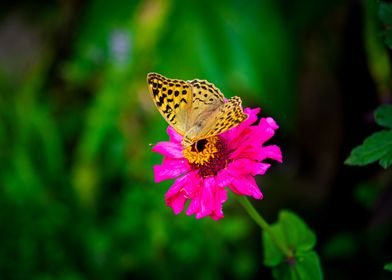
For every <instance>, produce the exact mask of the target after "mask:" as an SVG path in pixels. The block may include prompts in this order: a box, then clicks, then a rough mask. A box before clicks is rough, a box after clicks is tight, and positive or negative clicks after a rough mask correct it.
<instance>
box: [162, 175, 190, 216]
mask: <svg viewBox="0 0 392 280" xmlns="http://www.w3.org/2000/svg"><path fill="white" fill-rule="evenodd" d="M188 174H189V173H188ZM188 174H186V175H184V176H183V177H181V178H178V179H177V180H176V181H175V182H174V184H173V185H172V186H171V187H170V189H169V190H168V191H167V193H166V194H165V201H166V205H167V206H170V207H171V208H172V209H173V211H174V213H175V214H176V215H177V214H178V213H180V212H181V211H182V210H183V209H184V205H185V202H186V200H187V198H186V197H185V194H184V192H183V187H184V185H185V184H187V183H188V181H189V175H188Z"/></svg>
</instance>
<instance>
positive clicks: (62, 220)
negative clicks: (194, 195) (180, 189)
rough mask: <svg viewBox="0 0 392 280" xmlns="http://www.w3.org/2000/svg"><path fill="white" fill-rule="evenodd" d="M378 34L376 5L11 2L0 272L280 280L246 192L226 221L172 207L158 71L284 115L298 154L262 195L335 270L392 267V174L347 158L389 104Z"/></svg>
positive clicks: (4, 78) (1, 99) (4, 36)
mask: <svg viewBox="0 0 392 280" xmlns="http://www.w3.org/2000/svg"><path fill="white" fill-rule="evenodd" d="M382 30H383V25H382V24H381V23H380V22H379V20H378V14H377V4H376V2H375V1H370V0H366V1H337V0H333V1H310V0H297V1H282V0H280V1H249V0H248V1H239V0H238V1H223V0H218V1H206V0H201V1H180V0H172V1H170V0H157V1H153V0H140V1H125V0H124V1H105V0H97V1H76V0H75V1H66V0H63V1H60V0H59V1H49V0H47V1H3V2H2V3H1V4H0V92H1V95H0V274H1V275H2V278H4V279H126V278H132V277H135V278H142V277H148V278H163V279H173V278H177V277H187V278H190V279H192V278H194V279H201V278H203V279H216V278H224V277H225V278H228V279H256V278H260V277H261V278H263V279H269V278H271V273H270V271H269V269H267V268H265V267H264V266H263V260H262V248H261V241H260V231H259V228H258V227H257V226H256V225H255V224H254V223H253V222H252V220H250V218H249V217H248V216H247V215H246V213H245V211H244V210H243V209H242V208H241V207H240V206H239V204H238V203H237V201H236V200H235V199H233V198H232V197H231V198H229V200H228V202H227V203H225V205H224V212H225V218H224V219H223V220H220V221H218V222H216V221H212V220H211V219H209V218H205V219H202V220H195V218H194V217H193V216H192V217H188V216H186V215H185V214H184V213H182V214H180V215H179V216H175V215H174V214H173V213H172V211H171V209H169V208H168V207H166V206H165V204H164V198H163V197H164V193H165V192H166V190H167V189H168V187H169V186H170V184H171V182H164V183H159V184H155V183H154V182H153V173H152V166H153V165H154V164H158V163H160V161H161V156H160V155H157V154H154V153H152V152H151V147H150V146H149V144H150V143H156V142H159V141H163V140H166V139H167V135H166V133H165V129H166V127H167V124H166V123H165V121H164V120H163V118H162V117H161V116H160V114H159V113H158V112H157V111H156V109H155V106H154V105H153V103H152V101H151V100H150V96H149V93H148V90H147V85H146V74H147V73H148V72H159V73H161V74H163V75H165V76H167V77H170V78H176V79H184V80H189V79H193V78H201V79H207V80H209V81H211V82H213V83H214V84H215V85H217V87H219V88H220V89H221V90H222V92H223V93H224V94H225V96H226V97H230V96H234V95H239V96H241V98H242V100H243V103H244V106H246V107H261V109H262V113H261V115H262V116H272V117H273V118H274V119H275V120H276V121H277V122H278V123H279V124H280V129H279V130H278V132H277V135H276V136H275V137H274V139H272V140H271V143H272V142H273V143H277V144H278V145H279V146H280V147H281V149H282V151H283V156H284V163H283V164H281V165H279V164H277V163H275V164H273V166H272V168H271V169H270V172H269V173H268V174H267V175H265V176H264V177H260V178H258V184H259V186H260V187H261V189H262V191H263V193H264V199H263V200H261V201H252V202H253V204H254V205H255V206H256V207H257V208H258V210H259V211H260V213H262V215H263V216H264V217H265V218H266V219H267V220H268V221H269V222H271V223H272V222H274V221H275V220H276V218H277V214H278V212H279V210H280V209H291V210H293V211H295V212H296V213H298V214H299V215H300V216H301V217H302V218H303V219H304V220H305V221H306V222H307V224H308V225H309V226H310V227H311V228H312V229H313V230H314V231H315V232H316V234H317V236H318V243H317V247H316V250H317V251H318V253H319V255H320V258H321V263H322V268H323V271H324V274H325V279H356V278H362V279H388V277H389V278H390V277H392V276H391V275H392V274H391V273H389V272H386V271H384V270H383V266H384V264H385V263H387V262H391V261H392V256H391V252H392V243H391V237H392V235H391V231H392V227H391V217H392V214H391V213H392V206H391V205H392V188H391V174H390V173H391V171H390V170H383V169H382V168H381V167H380V166H378V165H377V164H372V165H369V166H366V167H349V166H345V165H344V160H345V159H346V158H347V157H348V155H349V154H350V151H351V150H352V148H354V147H355V146H357V145H359V144H360V143H362V141H363V139H364V138H365V137H366V136H368V135H370V134H371V133H372V132H374V131H377V130H379V129H380V128H379V127H377V126H376V125H375V124H374V120H373V111H374V110H375V109H376V108H377V106H379V105H380V104H382V103H386V102H388V101H390V100H391V88H392V87H391V84H392V83H391V51H390V50H389V49H387V47H386V46H385V44H384V43H383V38H382Z"/></svg>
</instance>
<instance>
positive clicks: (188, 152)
mask: <svg viewBox="0 0 392 280" xmlns="http://www.w3.org/2000/svg"><path fill="white" fill-rule="evenodd" d="M182 152H183V154H184V157H185V158H186V159H187V160H188V161H189V163H190V165H191V166H192V168H194V169H197V170H198V171H199V174H200V175H201V176H202V177H208V176H214V175H216V174H217V173H218V171H219V170H221V169H223V168H225V167H226V164H227V160H228V158H229V157H228V151H227V149H226V145H225V143H223V141H221V139H219V138H218V137H217V136H213V137H210V138H207V139H202V140H199V141H197V142H196V143H194V144H193V145H191V146H189V147H187V148H185V149H184V150H183V151H182Z"/></svg>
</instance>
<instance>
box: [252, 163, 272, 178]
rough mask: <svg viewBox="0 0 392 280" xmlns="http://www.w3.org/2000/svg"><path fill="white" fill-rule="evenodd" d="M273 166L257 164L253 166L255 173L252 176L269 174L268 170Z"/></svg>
mask: <svg viewBox="0 0 392 280" xmlns="http://www.w3.org/2000/svg"><path fill="white" fill-rule="evenodd" d="M270 166H271V164H268V163H261V162H257V163H255V164H254V165H253V172H252V175H253V176H255V175H257V174H258V175H264V174H265V172H267V170H268V168H269V167H270Z"/></svg>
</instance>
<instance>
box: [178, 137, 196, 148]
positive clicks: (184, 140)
mask: <svg viewBox="0 0 392 280" xmlns="http://www.w3.org/2000/svg"><path fill="white" fill-rule="evenodd" d="M194 143H195V142H194V141H192V140H191V139H190V138H188V137H187V136H186V135H185V136H184V138H182V141H181V145H182V147H183V148H184V149H186V148H188V147H189V146H191V145H193V144H194Z"/></svg>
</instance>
